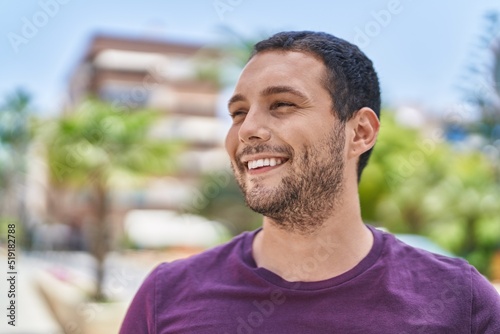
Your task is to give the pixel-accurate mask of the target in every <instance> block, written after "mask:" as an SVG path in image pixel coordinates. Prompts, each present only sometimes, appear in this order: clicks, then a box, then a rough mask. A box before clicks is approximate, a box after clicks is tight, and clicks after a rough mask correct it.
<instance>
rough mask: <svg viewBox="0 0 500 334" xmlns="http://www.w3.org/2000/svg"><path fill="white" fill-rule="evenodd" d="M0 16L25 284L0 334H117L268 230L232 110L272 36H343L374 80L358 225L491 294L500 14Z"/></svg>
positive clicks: (308, 10)
mask: <svg viewBox="0 0 500 334" xmlns="http://www.w3.org/2000/svg"><path fill="white" fill-rule="evenodd" d="M0 4H1V6H2V7H1V8H2V10H1V12H0V22H1V23H0V27H1V31H0V32H1V34H2V35H3V38H2V39H1V42H0V48H1V51H0V73H1V78H2V80H0V231H1V234H0V256H1V259H2V262H3V263H4V265H2V266H5V267H7V234H8V226H9V225H10V226H12V224H14V225H15V237H16V246H17V248H16V265H17V268H16V269H17V270H18V281H17V290H18V294H17V296H16V298H17V307H18V313H17V326H16V327H15V328H14V327H12V326H8V325H7V324H6V321H4V322H2V324H0V333H21V332H22V333H113V332H117V331H118V326H119V324H120V322H121V319H122V318H123V315H124V312H125V310H126V308H127V306H128V303H129V302H130V300H131V298H132V297H133V295H134V293H135V291H136V290H137V288H138V287H139V285H140V283H141V281H142V280H143V279H144V277H145V276H146V275H147V273H148V272H149V271H150V270H151V269H152V268H153V267H154V266H155V265H157V264H158V263H160V262H163V261H172V260H175V259H178V258H182V257H186V256H189V255H191V254H195V253H198V252H200V251H202V250H204V249H206V248H208V247H212V246H214V245H217V244H219V243H221V242H224V241H227V240H229V239H230V238H231V237H232V236H234V235H236V234H238V233H241V232H242V231H245V230H252V229H255V228H257V227H258V226H259V225H260V222H261V218H260V217H259V215H256V214H255V213H253V212H251V211H250V210H249V209H247V208H246V207H245V205H244V201H243V199H242V197H241V194H240V192H239V189H238V187H237V186H236V183H235V181H234V180H233V177H232V173H231V170H230V168H229V160H228V158H227V157H226V153H225V150H224V147H223V141H224V137H225V134H226V131H227V129H228V128H229V125H230V119H229V117H228V115H227V110H226V107H225V105H226V103H227V100H228V97H229V96H230V94H231V92H232V89H233V87H234V84H235V82H236V80H237V78H238V74H239V72H240V70H241V68H242V67H243V66H244V63H245V62H246V60H247V57H248V55H249V52H250V50H251V46H252V45H253V44H254V43H255V42H256V41H258V40H260V39H262V38H265V37H267V36H269V35H271V34H273V33H275V32H278V31H282V30H319V31H325V32H328V33H331V34H334V35H336V36H338V37H341V38H344V39H346V40H348V41H350V42H352V43H354V44H357V45H358V46H359V47H360V48H361V49H362V50H363V51H364V52H365V53H366V54H367V56H368V57H369V58H371V59H372V60H373V62H374V65H375V68H376V70H377V71H378V74H379V77H380V81H381V87H382V96H383V116H382V130H381V134H380V137H379V141H378V143H377V145H376V148H375V150H374V154H373V156H372V158H371V162H370V163H369V165H368V167H367V169H366V170H365V172H364V174H363V178H362V182H361V184H360V192H361V202H362V203H361V204H362V209H363V215H364V219H365V221H366V222H367V223H369V224H372V225H374V226H377V227H381V228H384V229H386V230H388V231H390V232H392V233H395V234H397V235H398V237H400V238H401V239H402V240H404V241H405V242H407V243H410V244H413V245H415V246H417V247H421V248H425V249H428V250H431V251H433V252H438V253H442V254H448V255H451V256H457V257H463V258H465V259H467V260H468V261H469V262H470V263H471V264H473V265H474V266H475V267H476V268H477V269H478V270H479V271H480V272H481V273H483V274H484V275H485V276H487V277H488V278H489V279H490V280H491V281H492V282H497V281H500V218H499V217H500V4H498V2H497V1H493V0H490V1H488V0H479V1H475V2H465V1H464V2H459V3H457V2H456V1H451V0H446V1H440V2H432V1H430V0H423V1H418V2H416V1H410V0H387V1H378V0H377V1H371V2H369V3H368V2H362V1H350V2H342V3H335V2H331V3H328V2H321V1H319V0H318V1H316V0H313V1H294V2H285V1H274V2H266V1H263V0H253V1H249V0H194V1H159V0H158V1H154V0H146V1H141V2H139V1H114V0H109V1H101V2H98V1H95V0H91V1H86V2H83V1H77V0H40V1H23V2H22V3H21V2H18V3H15V2H11V1H5V0H2V1H0ZM6 272H7V269H6ZM2 282H4V283H2V284H4V285H2V292H1V293H2V294H3V293H4V292H5V293H7V290H8V287H7V286H6V285H5V280H4V279H2ZM1 300H2V301H1V302H0V303H1V304H2V305H1V306H2V308H3V307H7V303H8V301H4V298H2V299H1ZM4 309H5V308H4Z"/></svg>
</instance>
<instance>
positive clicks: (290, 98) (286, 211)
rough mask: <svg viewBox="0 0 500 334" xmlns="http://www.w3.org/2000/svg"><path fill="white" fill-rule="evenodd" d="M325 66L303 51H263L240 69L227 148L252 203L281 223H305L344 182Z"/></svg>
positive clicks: (318, 217)
mask: <svg viewBox="0 0 500 334" xmlns="http://www.w3.org/2000/svg"><path fill="white" fill-rule="evenodd" d="M324 75H325V66H324V65H323V63H322V62H321V61H320V60H318V59H316V58H315V57H313V56H311V55H308V54H305V53H300V52H278V51H267V52H263V53H260V54H257V55H256V56H254V57H253V58H252V59H251V60H250V61H249V63H248V64H247V66H246V67H245V69H244V70H243V72H242V74H241V76H240V79H239V81H238V84H237V85H236V88H235V91H234V94H233V97H232V98H231V99H230V101H229V112H230V114H231V115H232V118H233V125H232V126H231V128H230V130H229V132H228V134H227V137H226V149H227V151H228V153H229V156H230V158H231V164H232V167H233V170H234V173H235V176H236V179H237V181H238V183H239V185H240V187H241V189H242V191H243V193H244V195H245V198H246V201H247V203H248V205H249V207H250V208H252V209H253V210H255V211H257V212H260V213H262V214H263V215H265V216H267V217H270V218H272V219H273V220H275V221H276V222H278V223H281V224H282V225H283V227H284V228H289V229H302V230H307V229H309V228H310V227H312V226H310V225H311V224H315V223H316V224H319V223H321V221H322V220H324V218H326V217H327V216H328V214H329V212H330V211H331V210H332V209H333V207H334V204H335V203H336V201H335V199H338V197H339V196H340V193H341V192H342V188H343V174H344V161H345V152H344V146H345V129H344V126H343V124H340V122H339V120H338V119H337V118H336V117H335V116H334V113H333V112H332V100H331V97H330V95H329V93H328V91H327V90H326V89H325V88H324V87H323V84H322V78H324Z"/></svg>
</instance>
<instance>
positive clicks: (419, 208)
mask: <svg viewBox="0 0 500 334" xmlns="http://www.w3.org/2000/svg"><path fill="white" fill-rule="evenodd" d="M382 124H383V125H382V130H381V133H380V136H379V139H378V142H377V144H376V147H375V149H374V153H373V156H372V158H371V160H370V163H369V164H368V167H367V168H366V170H365V172H364V175H363V177H362V180H361V184H360V199H361V205H362V210H363V218H364V219H365V221H370V222H373V223H374V224H376V225H383V226H385V227H387V228H388V229H389V230H390V231H391V232H395V233H415V234H422V235H427V236H429V237H430V238H431V239H433V240H435V241H436V242H437V243H439V244H441V245H442V246H443V247H445V248H446V249H448V250H450V251H453V252H454V253H455V254H457V255H460V256H463V257H465V258H467V259H468V260H469V261H470V262H471V263H472V264H474V265H475V266H476V267H477V268H478V269H479V270H480V271H482V272H483V273H485V274H487V273H488V266H489V263H490V259H491V256H492V254H493V250H494V249H495V247H496V246H498V240H500V224H498V216H499V215H500V207H499V206H498V203H500V189H499V188H498V187H497V186H496V183H495V166H494V164H493V163H492V161H491V160H489V159H488V158H487V157H486V156H485V155H483V154H481V153H480V152H462V151H458V150H456V149H454V148H453V147H452V145H451V144H449V143H447V142H444V141H442V138H440V137H437V138H432V137H425V136H423V135H421V134H420V133H419V131H417V130H415V129H409V128H404V127H402V126H400V125H398V124H397V123H396V122H395V121H394V118H393V117H392V114H391V113H390V112H385V113H384V119H383V121H382Z"/></svg>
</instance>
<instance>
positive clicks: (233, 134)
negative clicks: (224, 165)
mask: <svg viewBox="0 0 500 334" xmlns="http://www.w3.org/2000/svg"><path fill="white" fill-rule="evenodd" d="M238 141H239V138H238V129H237V128H235V127H231V128H230V129H229V131H228V133H227V135H226V141H225V146H226V151H227V153H228V154H229V156H230V157H231V159H232V158H234V156H235V154H236V149H237V147H238Z"/></svg>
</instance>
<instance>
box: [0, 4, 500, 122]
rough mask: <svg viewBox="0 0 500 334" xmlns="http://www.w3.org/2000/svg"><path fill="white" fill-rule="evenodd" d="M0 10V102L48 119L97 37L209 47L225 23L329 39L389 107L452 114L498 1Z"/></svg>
mask: <svg viewBox="0 0 500 334" xmlns="http://www.w3.org/2000/svg"><path fill="white" fill-rule="evenodd" d="M0 6H1V7H0V8H1V11H0V35H1V38H0V76H1V80H0V99H1V98H2V97H3V96H5V95H6V94H7V93H9V92H11V91H13V89H15V88H16V87H24V88H25V89H27V90H28V91H29V92H31V93H32V94H33V98H34V102H35V106H36V108H37V109H38V110H39V112H40V113H42V114H45V115H51V114H55V113H57V112H58V110H59V106H60V104H61V101H62V100H63V98H64V94H65V92H66V85H67V81H68V77H69V75H70V73H71V71H72V69H73V68H74V66H75V64H76V63H77V62H78V61H79V60H80V58H81V57H82V54H83V52H84V51H85V49H86V47H87V45H88V42H89V40H90V38H91V37H92V36H93V35H94V34H96V33H108V34H115V35H128V36H133V37H141V36H143V37H148V38H158V39H165V40H177V41H192V42H198V43H202V44H207V45H209V44H212V43H214V42H215V41H221V40H222V39H223V38H227V35H225V34H223V33H222V32H221V29H220V27H221V26H227V27H230V28H232V29H234V30H236V31H238V32H240V33H241V34H243V35H246V36H249V37H251V36H256V35H259V34H262V33H266V34H270V33H273V32H277V31H280V30H321V31H326V32H329V33H332V34H334V35H337V36H339V37H341V38H344V39H347V40H348V41H351V42H353V43H357V44H359V45H360V46H361V48H362V50H363V51H364V52H365V53H366V54H367V55H368V56H369V57H370V58H371V59H372V60H373V62H374V64H375V68H376V69H377V71H378V73H379V76H380V80H381V85H382V94H383V100H384V101H385V103H386V104H389V105H394V104H401V103H410V104H419V105H422V106H425V107H429V108H431V109H435V110H440V109H444V108H449V107H450V106H453V105H457V104H459V103H460V92H459V91H458V90H457V89H456V84H457V82H458V80H460V77H461V76H462V74H464V72H465V67H466V65H467V63H468V60H469V59H470V55H471V53H472V52H473V51H474V49H475V48H477V47H476V46H475V45H476V44H477V40H478V37H479V35H480V34H481V32H482V31H483V30H484V23H485V21H484V18H483V17H484V14H485V12H486V11H488V10H497V11H500V3H499V2H498V1H496V0H477V1H456V0H455V1H452V0H442V1H431V0H420V1H416V0H381V1H378V0H377V1H360V0H353V1H319V0H308V1H265V0H192V1H180V0H178V1H172V0H171V1H167V0H162V1H160V0H143V1H131V0H128V1H124V0H122V1H117V0H108V1H96V0H88V1H83V0H40V1H31V0H25V1H22V2H21V1H18V2H14V1H8V0H0ZM44 13H45V14H44ZM30 24H31V25H33V26H32V27H31V28H33V27H34V29H31V30H30V29H29V27H28V26H29V25H30ZM19 37H20V38H19Z"/></svg>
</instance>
